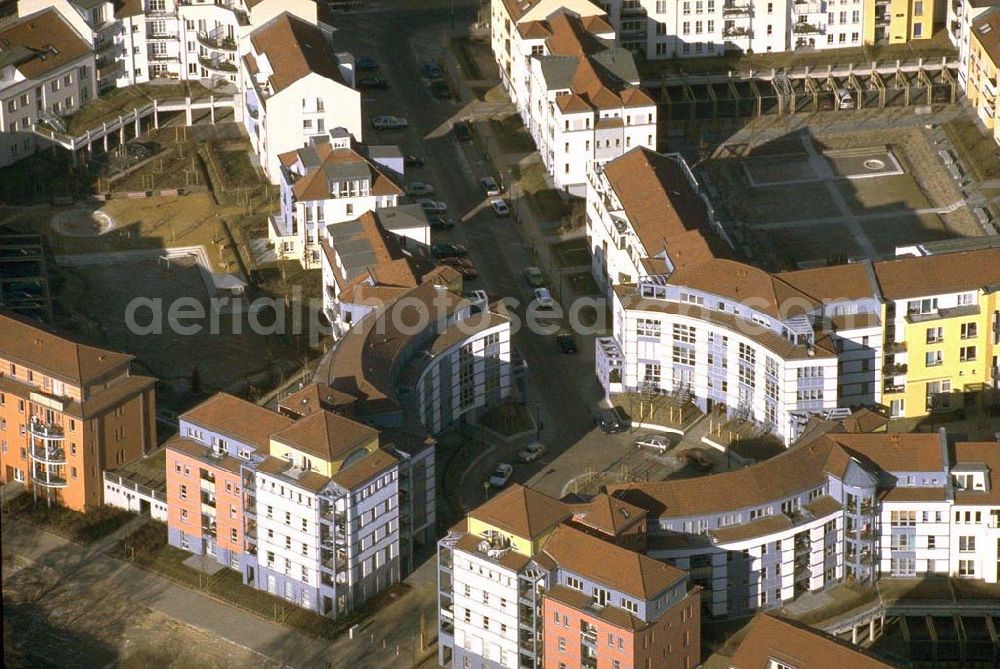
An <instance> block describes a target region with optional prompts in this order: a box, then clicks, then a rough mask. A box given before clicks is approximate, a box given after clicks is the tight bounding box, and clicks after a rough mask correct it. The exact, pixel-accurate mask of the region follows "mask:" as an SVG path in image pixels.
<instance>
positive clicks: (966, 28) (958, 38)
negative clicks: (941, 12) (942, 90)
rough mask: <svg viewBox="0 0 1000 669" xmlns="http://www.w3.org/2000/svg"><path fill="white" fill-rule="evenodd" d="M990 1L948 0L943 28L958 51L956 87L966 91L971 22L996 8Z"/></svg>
mask: <svg viewBox="0 0 1000 669" xmlns="http://www.w3.org/2000/svg"><path fill="white" fill-rule="evenodd" d="M996 6H997V5H996V3H995V2H992V1H991V0H948V2H947V6H946V10H947V11H946V13H945V14H946V18H947V20H946V22H945V28H946V29H947V31H948V39H950V40H951V43H952V44H954V45H955V48H956V49H958V85H959V86H961V87H962V90H965V89H966V86H967V82H968V79H969V56H970V39H971V35H972V22H973V21H975V20H976V19H977V18H979V17H980V16H981V15H982V14H984V13H986V12H988V11H989V10H991V9H993V8H994V7H996Z"/></svg>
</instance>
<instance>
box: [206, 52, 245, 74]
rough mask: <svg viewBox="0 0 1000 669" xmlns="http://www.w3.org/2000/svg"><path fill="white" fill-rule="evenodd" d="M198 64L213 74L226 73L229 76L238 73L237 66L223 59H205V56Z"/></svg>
mask: <svg viewBox="0 0 1000 669" xmlns="http://www.w3.org/2000/svg"><path fill="white" fill-rule="evenodd" d="M198 62H199V63H201V66H202V67H204V68H205V69H206V70H209V71H212V72H225V73H227V74H232V73H234V72H236V64H235V63H233V62H232V61H229V60H225V59H222V58H205V57H204V56H200V57H199V58H198Z"/></svg>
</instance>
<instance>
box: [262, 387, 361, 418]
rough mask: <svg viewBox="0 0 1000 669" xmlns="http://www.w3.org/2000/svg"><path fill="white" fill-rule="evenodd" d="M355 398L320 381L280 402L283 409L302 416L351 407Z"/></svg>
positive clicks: (279, 404)
mask: <svg viewBox="0 0 1000 669" xmlns="http://www.w3.org/2000/svg"><path fill="white" fill-rule="evenodd" d="M354 400H355V398H354V397H353V396H351V395H348V394H347V393H342V392H340V391H339V390H334V389H333V388H329V387H327V386H323V385H320V384H318V383H310V384H309V385H308V386H306V387H305V388H303V389H302V390H299V391H296V392H294V393H292V394H291V395H289V396H287V397H286V398H285V399H283V400H281V402H279V403H278V406H279V407H280V408H281V409H284V410H286V411H290V412H292V413H296V414H298V415H300V416H308V415H309V414H311V413H313V412H316V411H320V410H324V409H325V410H327V411H333V410H335V409H343V408H349V407H350V405H351V404H353V403H354Z"/></svg>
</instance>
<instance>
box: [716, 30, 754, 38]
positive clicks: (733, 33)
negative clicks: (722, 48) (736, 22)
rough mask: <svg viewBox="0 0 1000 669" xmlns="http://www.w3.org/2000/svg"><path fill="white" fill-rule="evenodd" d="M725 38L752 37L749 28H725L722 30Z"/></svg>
mask: <svg viewBox="0 0 1000 669" xmlns="http://www.w3.org/2000/svg"><path fill="white" fill-rule="evenodd" d="M722 36H723V37H750V29H749V28H724V29H723V30H722Z"/></svg>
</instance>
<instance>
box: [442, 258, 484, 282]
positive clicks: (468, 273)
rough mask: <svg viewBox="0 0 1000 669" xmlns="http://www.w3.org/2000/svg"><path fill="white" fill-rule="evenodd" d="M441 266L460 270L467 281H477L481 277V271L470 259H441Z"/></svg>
mask: <svg viewBox="0 0 1000 669" xmlns="http://www.w3.org/2000/svg"><path fill="white" fill-rule="evenodd" d="M441 264H442V265H445V266H447V267H451V268H452V269H456V270H458V273H459V274H461V275H462V276H463V277H464V278H466V279H475V278H477V277H478V276H479V270H477V269H476V266H475V265H473V264H472V261H471V260H469V259H468V258H441Z"/></svg>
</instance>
